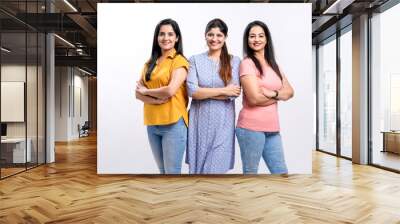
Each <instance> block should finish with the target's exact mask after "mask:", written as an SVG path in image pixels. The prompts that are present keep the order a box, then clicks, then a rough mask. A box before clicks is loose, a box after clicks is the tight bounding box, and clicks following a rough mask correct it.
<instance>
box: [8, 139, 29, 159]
mask: <svg viewBox="0 0 400 224" xmlns="http://www.w3.org/2000/svg"><path fill="white" fill-rule="evenodd" d="M26 142H27V143H28V145H27V146H28V147H26V154H25V138H6V139H1V144H2V145H4V146H6V147H9V146H13V160H12V161H13V163H25V162H31V160H32V158H31V157H32V154H31V145H32V140H31V139H30V138H28V139H27V140H26ZM4 146H2V147H4ZM25 159H27V161H25Z"/></svg>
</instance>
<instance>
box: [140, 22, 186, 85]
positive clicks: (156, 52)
mask: <svg viewBox="0 0 400 224" xmlns="http://www.w3.org/2000/svg"><path fill="white" fill-rule="evenodd" d="M163 25H171V26H172V29H173V30H174V32H175V34H176V38H178V41H177V42H176V43H175V46H174V48H175V50H176V54H180V55H182V56H183V44H182V35H181V30H180V29H179V26H178V23H177V22H176V21H175V20H172V19H163V20H161V21H160V22H159V23H158V24H157V26H156V29H155V30H154V36H153V48H152V49H151V57H150V59H149V60H148V61H147V71H146V81H149V80H150V76H151V72H152V71H153V69H154V67H156V62H157V59H158V58H159V57H160V56H161V48H160V45H158V34H159V33H160V29H161V26H163Z"/></svg>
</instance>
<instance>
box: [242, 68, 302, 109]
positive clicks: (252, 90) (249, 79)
mask: <svg viewBox="0 0 400 224" xmlns="http://www.w3.org/2000/svg"><path fill="white" fill-rule="evenodd" d="M240 82H241V83H242V86H243V91H244V94H245V95H246V98H247V100H248V102H249V104H250V106H269V105H271V104H274V103H276V102H277V101H278V100H284V101H286V100H288V99H290V98H292V97H293V94H294V91H293V88H292V86H291V85H290V83H289V82H288V80H287V79H286V77H285V76H283V79H282V88H281V89H280V90H278V96H277V97H275V98H274V96H275V95H276V93H275V91H273V90H270V89H266V88H261V87H259V85H258V83H257V79H256V76H255V75H244V76H241V77H240Z"/></svg>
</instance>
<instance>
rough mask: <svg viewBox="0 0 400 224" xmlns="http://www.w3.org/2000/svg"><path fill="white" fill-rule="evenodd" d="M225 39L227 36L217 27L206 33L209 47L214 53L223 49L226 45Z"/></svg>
mask: <svg viewBox="0 0 400 224" xmlns="http://www.w3.org/2000/svg"><path fill="white" fill-rule="evenodd" d="M225 39H226V36H225V34H224V33H222V32H221V30H220V29H219V28H217V27H215V28H211V29H210V30H209V31H208V32H207V33H206V41H207V46H208V48H209V49H210V50H212V51H215V50H220V49H222V46H224V43H225Z"/></svg>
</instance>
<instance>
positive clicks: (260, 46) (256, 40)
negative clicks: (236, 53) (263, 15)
mask: <svg viewBox="0 0 400 224" xmlns="http://www.w3.org/2000/svg"><path fill="white" fill-rule="evenodd" d="M247 41H248V44H249V47H250V48H251V49H253V51H255V52H257V51H263V50H264V48H265V45H266V44H267V37H266V35H265V32H264V30H263V28H262V27H261V26H253V27H252V28H251V29H250V32H249V37H248V39H247Z"/></svg>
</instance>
